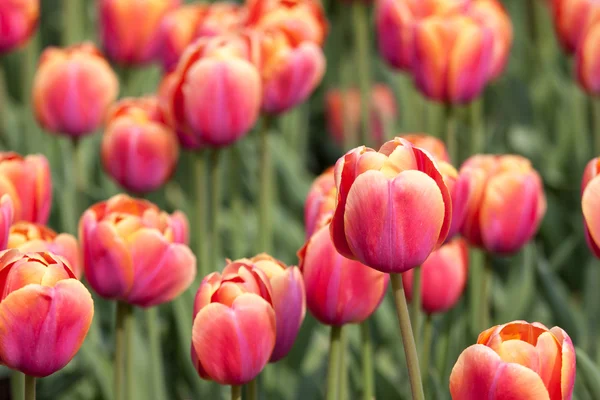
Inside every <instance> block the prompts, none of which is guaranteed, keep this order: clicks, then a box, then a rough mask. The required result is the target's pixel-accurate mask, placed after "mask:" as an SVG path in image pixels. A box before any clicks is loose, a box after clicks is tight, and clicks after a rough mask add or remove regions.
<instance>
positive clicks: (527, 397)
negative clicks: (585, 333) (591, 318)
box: [450, 321, 576, 400]
mask: <svg viewBox="0 0 600 400" xmlns="http://www.w3.org/2000/svg"><path fill="white" fill-rule="evenodd" d="M575 372H576V365H575V348H574V347H573V343H572V342H571V338H569V335H567V333H566V332H565V331H564V330H562V329H561V328H559V327H557V326H555V327H554V328H552V329H548V328H546V327H545V326H544V325H542V324H540V323H539V322H534V323H531V324H530V323H527V322H525V321H514V322H510V323H508V324H504V325H498V326H495V327H493V328H490V329H488V330H487V331H485V332H482V333H481V334H480V335H479V338H478V339H477V344H475V345H473V346H470V347H468V348H467V349H466V350H465V351H463V352H462V354H461V355H460V357H459V358H458V361H457V362H456V364H455V365H454V368H453V369H452V374H451V375H450V393H451V394H452V399H453V400H471V399H522V400H544V399H547V400H570V399H571V398H572V396H573V386H574V385H575Z"/></svg>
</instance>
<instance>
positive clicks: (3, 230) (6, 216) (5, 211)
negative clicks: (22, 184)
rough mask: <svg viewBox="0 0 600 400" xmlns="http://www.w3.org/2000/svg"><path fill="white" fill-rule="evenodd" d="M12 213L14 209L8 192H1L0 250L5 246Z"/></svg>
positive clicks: (12, 216) (11, 221)
mask: <svg viewBox="0 0 600 400" xmlns="http://www.w3.org/2000/svg"><path fill="white" fill-rule="evenodd" d="M14 215H15V209H14V205H13V201H12V199H11V198H10V196H9V195H8V194H3V195H2V196H1V197H0V250H4V249H6V248H7V245H8V238H9V236H10V227H11V225H12V223H13V220H14Z"/></svg>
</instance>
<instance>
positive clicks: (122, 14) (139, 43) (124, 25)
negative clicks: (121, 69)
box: [98, 0, 180, 65]
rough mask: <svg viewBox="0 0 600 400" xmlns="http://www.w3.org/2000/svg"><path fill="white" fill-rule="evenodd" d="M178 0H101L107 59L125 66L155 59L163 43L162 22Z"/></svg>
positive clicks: (101, 34)
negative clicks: (161, 36)
mask: <svg viewBox="0 0 600 400" xmlns="http://www.w3.org/2000/svg"><path fill="white" fill-rule="evenodd" d="M179 3H180V0H135V1H132V0H99V1H98V15H99V18H100V21H99V24H100V40H101V42H102V46H103V48H104V50H105V51H106V55H107V56H108V58H110V59H111V60H114V61H116V62H118V63H120V64H124V65H140V64H146V63H148V62H150V61H152V60H153V59H154V57H155V56H156V54H157V51H158V49H159V45H160V42H159V35H158V30H159V27H160V23H161V21H162V19H163V17H164V16H165V14H166V13H167V12H168V11H169V10H173V9H175V8H176V7H177V6H179ZM133 21H135V23H132V22H133Z"/></svg>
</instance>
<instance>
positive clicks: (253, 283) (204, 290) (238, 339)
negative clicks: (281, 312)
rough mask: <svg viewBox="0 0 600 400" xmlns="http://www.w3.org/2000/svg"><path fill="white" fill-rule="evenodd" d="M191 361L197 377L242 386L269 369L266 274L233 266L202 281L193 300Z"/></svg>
mask: <svg viewBox="0 0 600 400" xmlns="http://www.w3.org/2000/svg"><path fill="white" fill-rule="evenodd" d="M193 321H194V325H193V328H192V362H193V363H194V366H195V367H196V369H197V371H198V373H199V374H200V376H201V377H202V378H204V379H212V380H214V381H215V382H217V383H220V384H226V385H242V384H245V383H248V382H250V381H251V380H253V379H254V378H256V377H257V376H258V374H259V373H260V371H261V370H262V369H263V368H264V367H265V365H267V363H268V362H269V359H270V358H271V355H272V353H273V349H274V348H275V342H276V337H277V332H276V313H275V310H274V309H273V306H272V303H271V296H270V284H269V280H268V278H267V277H266V275H265V274H264V273H263V272H262V271H261V270H259V269H257V268H252V267H248V266H247V265H245V263H243V262H242V263H238V262H233V263H230V264H229V265H228V266H227V267H225V269H224V270H223V273H222V274H219V273H218V272H213V273H212V274H210V275H208V276H207V277H206V278H204V280H203V281H202V284H201V285H200V288H199V289H198V292H197V293H196V299H195V301H194V315H193Z"/></svg>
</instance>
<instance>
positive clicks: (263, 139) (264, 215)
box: [258, 116, 273, 253]
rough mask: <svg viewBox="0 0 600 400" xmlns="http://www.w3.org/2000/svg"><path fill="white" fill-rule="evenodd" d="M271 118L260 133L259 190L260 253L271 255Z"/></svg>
mask: <svg viewBox="0 0 600 400" xmlns="http://www.w3.org/2000/svg"><path fill="white" fill-rule="evenodd" d="M271 122H272V120H271V117H270V116H265V117H264V121H263V128H262V129H261V132H260V189H259V194H258V197H259V209H258V220H259V221H258V226H259V246H258V247H259V248H258V250H259V252H266V253H269V252H270V251H271V243H272V240H273V239H272V232H271V207H272V204H271V203H272V202H271V200H272V183H273V182H272V181H273V168H272V165H271V163H272V160H271V151H270V149H269V131H270V129H271Z"/></svg>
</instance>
